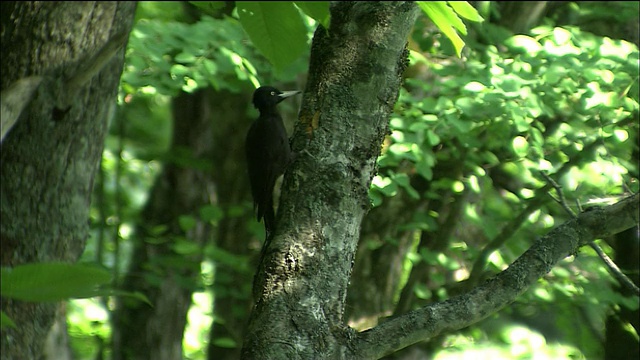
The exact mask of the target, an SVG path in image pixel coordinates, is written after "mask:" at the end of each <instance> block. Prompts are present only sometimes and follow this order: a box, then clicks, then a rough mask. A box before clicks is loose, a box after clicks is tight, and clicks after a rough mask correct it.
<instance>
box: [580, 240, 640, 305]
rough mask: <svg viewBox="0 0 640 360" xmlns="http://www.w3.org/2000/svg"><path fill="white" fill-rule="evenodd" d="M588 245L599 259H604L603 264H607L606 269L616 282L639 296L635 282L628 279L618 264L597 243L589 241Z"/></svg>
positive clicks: (639, 292)
mask: <svg viewBox="0 0 640 360" xmlns="http://www.w3.org/2000/svg"><path fill="white" fill-rule="evenodd" d="M589 246H591V248H592V249H593V250H595V252H596V254H598V256H599V257H600V259H602V261H604V264H605V265H606V266H607V269H609V273H611V275H612V276H613V277H614V278H615V279H616V280H618V283H620V285H622V286H624V287H626V288H627V289H629V290H630V291H631V292H632V293H633V294H635V295H636V296H640V288H638V287H637V286H636V284H634V283H633V281H631V279H629V277H628V276H627V275H625V274H624V273H623V272H622V270H620V268H619V267H618V265H616V263H615V262H613V260H611V258H610V257H609V256H608V255H607V254H605V253H604V251H603V250H602V248H601V247H600V246H598V244H596V243H595V242H593V241H592V242H590V243H589Z"/></svg>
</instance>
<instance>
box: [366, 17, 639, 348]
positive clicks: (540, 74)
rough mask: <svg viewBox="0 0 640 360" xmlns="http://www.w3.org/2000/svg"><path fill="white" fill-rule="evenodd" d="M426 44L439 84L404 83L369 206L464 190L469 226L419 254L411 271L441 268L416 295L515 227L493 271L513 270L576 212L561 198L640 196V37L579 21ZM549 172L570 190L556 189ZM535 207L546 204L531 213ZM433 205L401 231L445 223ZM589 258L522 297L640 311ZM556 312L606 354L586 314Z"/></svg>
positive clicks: (464, 272) (434, 198)
mask: <svg viewBox="0 0 640 360" xmlns="http://www.w3.org/2000/svg"><path fill="white" fill-rule="evenodd" d="M431 45H433V43H432V44H431ZM415 50H416V51H415V52H412V64H414V66H422V67H427V68H428V71H427V73H428V74H429V77H428V79H429V80H425V79H424V78H420V77H416V78H408V79H407V80H406V85H405V87H404V88H403V89H402V91H401V94H400V99H399V101H398V103H397V104H396V115H395V116H394V117H393V118H392V119H391V122H390V128H391V135H390V136H389V139H388V142H387V143H386V144H385V147H384V149H383V154H382V156H380V158H379V160H378V164H379V166H380V171H379V174H378V176H376V178H375V179H374V181H373V184H372V188H371V191H370V196H371V199H372V202H373V204H374V206H380V205H382V204H383V203H384V202H385V199H386V198H389V197H394V196H398V195H400V194H402V193H404V194H406V197H407V198H409V199H411V201H416V202H420V201H422V202H424V203H426V204H431V203H434V202H438V201H440V202H445V203H446V202H447V201H448V199H450V198H451V196H454V197H459V198H460V199H467V200H466V202H465V204H464V209H463V211H462V216H461V218H459V219H457V223H456V228H457V229H459V230H457V231H456V230H454V232H453V235H452V238H451V239H449V247H448V249H447V250H446V251H445V252H444V253H443V254H439V256H443V257H444V258H443V259H437V258H436V257H435V254H432V253H430V252H428V251H425V250H426V249H423V250H422V251H420V252H419V253H417V254H415V256H414V257H413V258H414V259H415V260H414V261H412V263H413V264H414V266H415V265H417V264H419V263H420V262H425V263H428V264H430V265H431V266H435V269H434V270H433V273H434V275H433V277H432V281H433V284H430V285H429V286H425V285H424V284H416V285H415V288H414V292H415V296H416V297H417V298H420V299H425V300H433V299H442V296H445V297H446V295H445V294H444V293H443V290H444V289H448V288H449V289H451V288H454V287H455V286H454V285H455V282H454V281H453V279H450V278H447V277H443V276H442V275H440V276H437V274H442V273H445V274H446V273H451V274H452V276H451V277H452V278H454V279H461V278H462V279H464V278H467V277H468V276H469V275H474V273H475V272H477V271H478V270H482V269H476V266H475V265H476V264H478V261H479V255H480V253H479V250H478V249H482V248H484V247H485V246H487V244H489V243H492V242H494V241H496V240H497V239H499V238H500V235H501V231H502V230H501V228H507V227H508V226H515V227H516V228H520V230H519V231H518V232H517V233H516V234H515V235H514V236H512V237H510V238H508V239H502V240H503V242H504V246H502V247H501V248H500V249H499V251H492V252H491V253H490V256H489V257H488V264H487V265H488V268H487V270H489V271H491V272H495V271H499V270H501V269H504V268H505V267H506V266H508V264H509V263H511V262H512V261H513V260H514V259H515V258H516V257H517V256H518V255H519V254H521V253H522V252H523V251H524V250H525V249H526V248H527V247H528V243H530V242H532V241H533V240H534V239H535V238H536V237H537V236H539V235H541V234H543V233H545V232H547V231H548V230H549V229H550V228H551V227H553V226H555V225H557V224H558V223H559V222H562V221H563V220H565V219H567V217H568V215H567V214H565V213H564V212H563V210H562V208H561V207H560V206H558V205H554V204H553V203H550V202H549V200H550V199H552V197H555V198H558V199H560V198H563V199H564V201H565V202H566V203H568V204H578V205H577V208H574V211H580V210H581V206H580V204H586V203H588V202H589V201H592V200H593V199H596V198H601V197H609V196H611V195H616V194H618V195H622V194H623V193H624V192H625V191H628V190H626V189H630V190H631V191H634V192H637V191H638V181H637V177H638V164H636V163H635V162H634V161H632V153H633V152H634V151H636V152H637V149H638V145H637V144H638V122H637V119H638V107H639V106H638V101H639V100H638V73H637V66H638V49H637V47H636V46H635V45H633V44H631V43H628V42H626V41H620V40H613V39H610V38H602V37H599V36H595V35H593V34H590V33H587V32H584V31H581V30H580V29H579V28H576V27H555V28H554V27H549V26H541V27H538V28H535V29H534V30H532V32H531V35H530V36H525V35H516V36H511V37H507V38H506V39H505V40H504V42H503V43H502V44H500V43H497V44H495V45H493V44H492V45H489V46H484V47H476V48H475V49H473V50H471V51H470V52H469V53H468V54H467V58H466V59H464V62H458V61H454V60H440V61H437V60H435V59H429V60H427V59H426V58H425V57H424V56H423V55H422V54H421V53H420V51H421V49H419V48H416V49H415ZM436 52H437V50H436ZM433 77H435V79H437V80H435V81H434V80H433ZM547 176H549V177H550V178H552V179H555V181H556V182H557V184H558V189H561V190H563V191H562V193H558V191H553V187H552V186H550V185H549V181H550V180H549V179H548V178H547ZM551 181H553V180H551ZM425 184H428V185H427V186H425ZM549 195H551V196H552V197H550V196H549ZM534 203H538V204H539V205H538V206H535V207H534V208H531V207H530V206H532V204H534ZM425 209H426V210H424V212H420V211H418V212H416V213H414V215H413V217H412V219H411V220H410V222H408V223H407V224H400V226H402V227H403V228H405V229H415V230H416V231H418V232H429V233H434V232H436V231H437V230H438V229H439V228H440V227H442V226H444V225H443V224H442V222H443V220H441V219H442V218H444V216H445V215H446V214H439V213H438V212H437V211H434V209H432V208H430V207H426V208H425ZM516 214H521V215H523V216H521V218H522V223H518V220H517V219H518V218H519V216H516ZM516 239H518V240H517V241H516ZM501 244H502V243H501ZM578 260H579V261H576V262H564V263H563V264H561V265H560V266H559V267H557V268H555V269H554V270H553V271H552V272H551V274H550V275H549V276H548V277H547V279H546V280H545V281H541V282H539V283H538V285H537V286H535V287H534V288H532V289H530V290H529V291H528V292H527V293H526V294H525V295H524V296H523V297H522V298H521V299H520V300H519V301H518V303H522V304H532V303H535V304H538V305H537V306H539V307H540V308H544V307H545V306H547V305H551V304H554V303H561V304H566V305H567V306H568V307H570V308H571V309H574V307H575V306H581V307H582V308H584V309H585V310H584V311H585V312H589V313H591V314H592V315H593V317H594V318H597V319H602V318H604V317H605V316H606V314H607V311H608V309H611V307H612V306H616V304H618V305H621V304H625V305H621V306H628V307H630V308H631V309H633V308H634V307H636V308H637V304H636V303H637V301H633V300H631V299H628V298H624V297H622V296H620V295H619V294H617V293H616V292H615V291H614V290H613V284H615V281H614V280H613V279H612V278H611V277H610V275H609V274H608V273H607V271H606V270H605V269H604V268H603V267H602V263H601V260H600V259H599V258H597V256H596V255H595V254H593V253H592V252H590V251H588V250H585V251H584V252H583V253H581V254H580V257H579V258H578ZM472 265H473V266H472ZM436 292H437V293H438V294H437V295H436ZM577 304H579V305H577ZM511 312H512V310H509V309H507V310H505V311H503V315H501V316H507V317H508V316H510V315H508V314H510V313H511ZM516 313H517V311H516ZM516 313H514V314H516ZM553 314H555V315H554V316H555V317H556V321H557V324H556V326H558V328H559V329H562V330H563V331H564V332H565V336H566V339H568V340H569V341H570V342H571V343H574V344H581V350H582V351H584V352H583V354H585V355H587V354H588V355H591V356H599V354H598V351H599V349H598V347H597V346H595V344H596V342H595V341H594V339H593V338H592V336H593V334H588V335H585V334H584V333H580V332H579V331H576V329H582V328H584V325H576V323H575V319H576V316H577V315H579V314H576V313H574V312H569V311H566V310H564V311H558V310H554V312H553ZM563 314H564V316H563ZM478 326H479V327H480V328H482V326H483V325H482V324H480V325H478Z"/></svg>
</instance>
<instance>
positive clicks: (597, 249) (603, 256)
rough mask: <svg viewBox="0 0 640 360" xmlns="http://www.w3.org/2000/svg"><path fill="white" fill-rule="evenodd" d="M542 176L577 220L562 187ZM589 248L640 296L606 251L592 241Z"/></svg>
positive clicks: (566, 209) (623, 284)
mask: <svg viewBox="0 0 640 360" xmlns="http://www.w3.org/2000/svg"><path fill="white" fill-rule="evenodd" d="M542 176H543V177H544V178H545V179H546V180H547V181H548V182H549V184H551V186H553V188H554V189H555V190H556V193H557V194H558V199H555V200H556V201H557V202H558V204H560V206H562V208H563V209H564V210H565V211H566V212H567V214H569V216H571V217H572V218H574V219H576V218H577V217H578V216H577V215H576V214H575V213H574V212H573V211H572V210H571V208H569V205H568V204H567V202H566V200H565V197H564V193H563V192H562V187H561V186H560V185H558V183H556V182H555V181H554V180H553V179H552V178H551V177H550V176H549V175H547V174H545V173H542ZM589 246H591V248H592V249H593V250H595V252H596V254H598V256H599V257H600V259H602V261H603V262H604V264H605V266H606V267H607V269H608V270H609V273H610V274H611V276H613V277H614V278H615V279H616V280H618V283H620V285H622V286H624V287H626V288H627V289H628V290H630V291H631V293H633V294H636V296H640V288H638V287H637V286H636V285H635V284H634V283H633V281H631V279H629V277H628V276H627V275H625V274H624V273H623V272H622V270H620V268H619V267H618V265H616V263H615V262H614V261H613V260H611V258H610V257H609V256H608V255H607V254H605V252H604V250H602V248H601V247H600V246H599V245H598V244H596V243H595V241H591V242H590V243H589Z"/></svg>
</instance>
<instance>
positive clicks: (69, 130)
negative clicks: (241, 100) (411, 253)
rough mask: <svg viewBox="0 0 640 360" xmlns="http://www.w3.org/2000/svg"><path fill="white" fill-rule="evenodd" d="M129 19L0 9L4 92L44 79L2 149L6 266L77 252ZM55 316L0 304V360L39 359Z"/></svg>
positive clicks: (48, 310) (84, 7)
mask: <svg viewBox="0 0 640 360" xmlns="http://www.w3.org/2000/svg"><path fill="white" fill-rule="evenodd" d="M134 12H135V3H129V2H83V3H71V2H69V3H65V2H61V3H56V2H15V3H9V2H3V3H2V7H1V11H0V13H1V15H0V16H1V22H2V31H1V34H0V37H1V41H2V49H3V50H2V58H1V60H0V61H1V69H2V79H1V80H0V82H1V87H2V89H3V90H5V89H7V88H8V87H9V86H10V85H11V84H13V83H15V82H16V81H18V80H20V79H22V78H27V77H31V76H39V77H41V78H42V79H41V82H40V84H39V86H38V87H37V89H36V90H34V91H33V93H32V99H31V100H30V102H29V103H28V105H27V106H26V107H25V108H24V110H22V112H21V114H20V115H19V117H17V120H16V123H15V125H14V127H13V128H12V129H11V132H9V133H8V134H7V136H6V137H5V138H4V140H3V142H2V153H1V155H0V157H1V164H0V166H1V170H0V176H1V183H2V188H1V192H2V202H1V204H0V212H1V218H2V219H3V221H2V223H1V224H0V228H1V234H2V243H1V247H2V259H1V262H2V266H16V265H19V264H24V263H32V262H44V261H55V260H57V261H68V262H73V261H76V260H77V259H78V257H79V256H80V254H81V253H82V251H83V249H84V245H85V241H86V239H87V236H88V226H87V225H88V221H87V220H88V212H89V204H90V195H91V189H92V185H93V177H94V174H95V170H96V167H97V164H98V161H99V159H100V155H101V152H102V148H103V143H104V137H105V133H106V129H107V122H108V118H109V113H110V111H111V110H112V108H113V106H115V96H116V93H117V88H118V83H119V79H120V74H121V71H122V64H123V61H124V51H123V50H122V49H121V47H122V45H123V44H124V42H125V41H126V34H128V33H129V31H130V29H131V26H132V23H133V16H134ZM98 54H100V55H101V57H100V58H99V59H98V57H97V56H96V55H98ZM72 94H74V95H75V96H73V97H70V95H72ZM3 106H4V104H3ZM55 309H56V304H41V303H25V302H19V301H12V300H7V299H3V301H2V310H3V311H5V312H6V313H7V314H8V316H9V317H11V318H12V319H13V320H14V321H15V323H16V324H17V325H18V326H17V328H16V329H7V330H3V331H2V357H3V358H7V359H36V358H38V357H39V356H40V354H41V352H42V347H43V342H44V340H45V338H46V334H47V332H48V331H49V328H50V326H51V324H52V322H53V319H54V316H55Z"/></svg>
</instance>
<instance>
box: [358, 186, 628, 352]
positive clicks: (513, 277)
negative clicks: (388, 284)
mask: <svg viewBox="0 0 640 360" xmlns="http://www.w3.org/2000/svg"><path fill="white" fill-rule="evenodd" d="M638 200H639V195H638V194H635V195H632V196H630V197H628V198H625V199H624V200H622V201H620V202H618V203H616V204H614V205H610V206H607V207H602V208H595V209H593V210H591V211H587V212H583V213H581V214H580V215H579V216H578V217H577V218H575V219H571V220H569V221H567V222H565V223H564V224H562V225H560V226H559V227H557V228H555V229H553V230H552V231H551V232H550V233H549V234H547V235H546V236H544V237H543V238H541V239H539V240H538V241H536V242H535V243H534V245H533V246H531V248H530V249H529V250H527V251H526V252H525V253H524V254H523V255H522V256H520V258H518V259H517V260H516V261H515V262H514V263H513V264H512V265H511V266H509V268H507V269H506V270H504V271H502V272H501V273H499V274H497V275H496V276H494V277H493V278H491V279H489V280H487V281H486V282H484V283H483V284H482V285H480V286H478V287H476V288H474V289H473V290H471V291H470V292H468V293H466V294H463V295H460V296H456V297H453V298H451V299H449V300H447V301H443V302H439V303H435V304H431V305H429V306H426V307H423V308H421V309H418V310H415V311H411V312H409V313H407V314H405V315H402V316H400V317H397V318H395V319H392V320H389V321H387V322H385V323H382V324H380V325H378V326H376V327H374V328H372V329H369V330H367V331H364V332H362V333H360V334H359V335H358V336H357V337H356V338H354V340H353V341H352V344H351V345H352V346H351V348H352V349H354V351H353V352H354V353H355V354H358V356H359V358H362V359H374V358H380V357H382V356H384V355H386V354H390V353H392V352H395V351H397V350H399V349H402V348H405V347H407V346H409V345H412V344H415V343H417V342H419V341H425V340H428V339H430V338H432V337H434V336H436V335H439V334H441V333H443V332H450V331H455V330H458V329H462V328H464V327H467V326H469V325H471V324H473V323H476V322H478V321H480V320H482V319H484V318H486V317H488V316H489V315H491V314H493V313H495V312H496V311H498V310H500V309H502V308H503V307H505V306H507V305H508V304H510V303H512V302H513V301H514V300H515V299H516V298H517V297H518V296H519V295H520V294H522V293H523V292H524V291H525V290H527V288H528V287H529V286H531V285H532V284H533V283H535V282H536V281H537V280H538V279H539V278H541V277H542V276H544V275H545V274H547V273H548V272H549V271H550V270H551V268H552V267H553V266H554V265H555V264H556V263H557V262H558V261H560V260H561V259H563V258H565V257H567V256H569V255H572V254H575V253H576V252H577V251H578V249H579V248H580V247H581V246H584V245H587V244H589V243H590V242H591V241H592V240H593V239H597V238H603V237H607V236H611V235H614V234H617V233H619V232H621V231H624V230H626V229H629V228H631V227H633V226H637V225H638V203H639V201H638Z"/></svg>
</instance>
